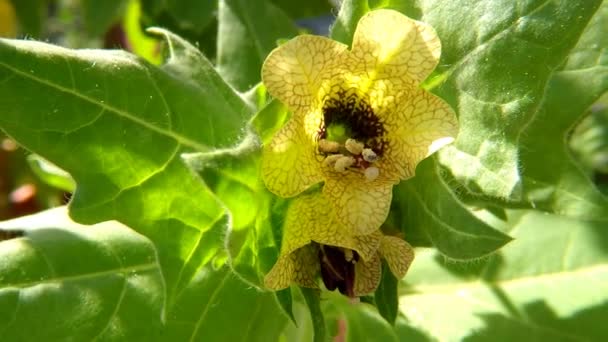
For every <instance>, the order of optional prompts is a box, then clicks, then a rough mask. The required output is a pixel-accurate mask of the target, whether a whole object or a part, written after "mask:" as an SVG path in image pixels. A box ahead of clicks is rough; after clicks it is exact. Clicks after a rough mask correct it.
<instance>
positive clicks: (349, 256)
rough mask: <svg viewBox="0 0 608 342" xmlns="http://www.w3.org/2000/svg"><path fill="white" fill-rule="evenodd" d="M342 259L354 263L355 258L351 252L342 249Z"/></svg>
mask: <svg viewBox="0 0 608 342" xmlns="http://www.w3.org/2000/svg"><path fill="white" fill-rule="evenodd" d="M344 259H345V260H346V261H348V262H353V263H354V262H355V256H354V255H353V250H352V249H348V248H344Z"/></svg>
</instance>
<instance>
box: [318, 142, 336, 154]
mask: <svg viewBox="0 0 608 342" xmlns="http://www.w3.org/2000/svg"><path fill="white" fill-rule="evenodd" d="M339 149H340V144H339V143H337V142H335V141H331V140H327V139H321V140H319V151H321V152H323V153H335V152H338V150H339Z"/></svg>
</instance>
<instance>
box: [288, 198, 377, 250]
mask: <svg viewBox="0 0 608 342" xmlns="http://www.w3.org/2000/svg"><path fill="white" fill-rule="evenodd" d="M332 209H333V208H332V206H331V204H330V203H329V201H328V199H327V198H326V197H325V196H323V195H322V194H319V193H316V194H311V195H306V196H302V197H299V198H297V199H295V200H294V201H293V202H292V203H291V205H290V207H289V209H287V214H286V216H285V224H284V226H283V227H284V232H283V243H282V245H281V255H284V254H288V253H291V252H293V251H295V250H296V249H298V248H300V247H302V246H304V245H307V244H309V243H310V242H311V241H314V242H317V243H320V244H324V245H329V246H336V247H343V248H348V249H352V250H355V251H357V253H358V254H359V255H360V256H361V258H362V259H364V260H367V259H371V258H372V257H373V256H374V255H375V254H376V253H377V251H378V248H379V247H380V241H381V239H382V233H380V231H379V230H378V229H376V231H374V232H372V233H371V234H367V235H358V236H354V235H353V234H352V233H351V232H350V231H349V230H348V229H347V227H345V226H342V225H340V224H339V222H338V221H337V220H336V219H335V217H334V215H333V211H332Z"/></svg>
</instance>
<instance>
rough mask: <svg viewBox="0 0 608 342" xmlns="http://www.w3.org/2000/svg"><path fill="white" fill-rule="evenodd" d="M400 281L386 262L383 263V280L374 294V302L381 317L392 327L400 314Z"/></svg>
mask: <svg viewBox="0 0 608 342" xmlns="http://www.w3.org/2000/svg"><path fill="white" fill-rule="evenodd" d="M398 284H399V280H398V279H397V278H396V277H395V276H394V275H393V273H392V272H391V270H390V269H389V268H388V266H387V264H386V263H385V262H383V263H382V279H381V280H380V284H379V285H378V289H377V290H376V293H375V294H374V301H375V304H376V307H377V308H378V312H379V313H380V315H381V316H382V317H383V318H384V319H385V320H386V321H387V322H388V323H389V324H391V325H394V324H395V320H396V319H397V313H398V312H399V295H398V293H397V287H398Z"/></svg>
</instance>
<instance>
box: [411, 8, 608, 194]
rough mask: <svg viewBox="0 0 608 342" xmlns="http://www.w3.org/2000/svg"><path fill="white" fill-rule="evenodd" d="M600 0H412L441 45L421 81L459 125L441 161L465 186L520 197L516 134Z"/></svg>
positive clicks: (535, 112)
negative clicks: (429, 75) (447, 105)
mask: <svg viewBox="0 0 608 342" xmlns="http://www.w3.org/2000/svg"><path fill="white" fill-rule="evenodd" d="M600 3H601V1H599V0H598V1H585V2H578V1H558V2H554V1H545V0H529V1H524V2H520V3H518V2H513V1H509V0H504V1H494V0H492V1H490V0H488V1H475V2H472V1H468V0H465V1H449V2H441V1H419V5H420V8H421V10H422V18H421V20H423V21H425V22H428V23H429V24H431V25H433V27H434V28H435V29H436V30H437V33H438V34H439V37H440V38H441V42H442V46H443V48H442V56H441V61H440V63H439V67H438V68H437V70H436V75H435V76H436V77H435V78H433V79H431V80H430V82H429V83H428V84H427V86H428V87H431V88H433V89H434V91H435V92H436V93H437V94H438V95H439V96H441V97H443V98H444V99H446V100H447V101H448V102H450V103H451V104H452V106H453V107H454V108H455V109H456V110H457V112H458V114H459V121H460V127H461V128H460V134H459V137H458V139H457V140H456V142H455V144H454V145H452V146H449V147H447V148H445V149H443V150H442V151H441V152H440V153H439V155H440V161H441V163H442V164H444V165H447V166H449V168H450V170H451V172H452V173H453V174H454V175H455V176H456V178H457V179H459V180H460V181H461V182H462V183H463V184H464V185H465V186H466V187H467V188H468V189H469V190H470V191H472V192H476V193H482V194H485V195H490V196H495V197H500V198H507V199H512V200H519V199H521V198H522V184H521V173H520V169H521V168H524V169H525V168H526V166H525V164H524V163H521V162H520V161H519V160H518V157H519V155H520V154H521V153H522V152H523V148H521V147H520V142H521V139H523V138H525V136H526V134H525V129H526V128H527V126H528V125H529V124H530V123H531V122H534V121H538V116H539V112H540V105H541V103H542V101H543V96H544V94H545V91H546V89H547V81H548V79H549V78H550V77H551V75H552V74H553V73H554V72H555V70H556V69H557V68H558V67H559V66H560V64H561V63H563V61H564V59H565V58H566V56H567V55H568V54H569V53H570V51H571V50H572V48H573V47H574V45H575V44H576V42H577V41H578V40H579V38H580V36H581V34H582V32H583V31H584V29H585V27H586V25H587V23H588V22H589V20H590V19H591V17H592V16H593V14H594V13H595V11H596V10H597V8H598V6H599V4H600ZM431 9H432V10H431ZM446 18H447V20H446ZM462 18H467V19H466V20H462Z"/></svg>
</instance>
